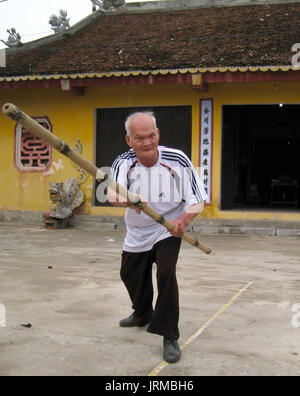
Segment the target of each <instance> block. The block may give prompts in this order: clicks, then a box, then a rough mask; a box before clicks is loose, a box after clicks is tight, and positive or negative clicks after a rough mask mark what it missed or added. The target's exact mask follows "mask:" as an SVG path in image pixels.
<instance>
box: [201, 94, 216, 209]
mask: <svg viewBox="0 0 300 396" xmlns="http://www.w3.org/2000/svg"><path fill="white" fill-rule="evenodd" d="M212 154H213V100H212V99H203V100H201V101H200V171H201V179H202V182H203V184H204V188H205V191H206V193H207V196H208V199H207V201H206V202H207V203H211V193H212V191H211V182H212V158H213V157H212Z"/></svg>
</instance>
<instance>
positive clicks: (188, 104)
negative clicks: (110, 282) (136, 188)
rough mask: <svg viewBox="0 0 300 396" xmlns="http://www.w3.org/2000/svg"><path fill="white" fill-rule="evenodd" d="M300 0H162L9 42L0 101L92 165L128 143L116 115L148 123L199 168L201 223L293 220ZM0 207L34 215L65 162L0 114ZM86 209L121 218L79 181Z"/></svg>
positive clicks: (68, 169)
mask: <svg viewBox="0 0 300 396" xmlns="http://www.w3.org/2000/svg"><path fill="white" fill-rule="evenodd" d="M299 20H300V3H299V2H296V1H294V2H292V1H280V0H278V1H274V0H273V1H272V0H270V1H260V0H256V1H233V0H232V1H226V0H220V1H209V2H208V1H205V0H191V1H184V0H170V1H158V2H145V3H130V4H127V5H126V7H122V8H120V9H115V10H112V9H110V10H104V11H103V10H97V11H96V12H93V13H92V14H91V15H89V16H88V17H86V18H85V19H83V20H82V21H80V22H79V23H77V24H76V25H74V26H72V27H71V28H70V29H68V30H67V31H65V32H62V33H58V34H53V35H51V36H48V37H45V38H42V39H39V40H36V41H33V42H29V43H25V44H24V45H23V46H22V47H16V48H9V49H7V50H6V63H5V67H3V66H2V67H0V104H1V106H2V105H3V104H4V103H7V102H10V103H14V104H15V105H17V106H18V107H19V108H21V109H22V110H23V111H24V112H25V113H27V114H28V115H30V116H31V117H33V118H35V119H36V120H37V121H38V122H40V123H41V124H42V125H43V126H45V127H46V128H47V129H49V130H50V131H52V132H53V133H54V134H55V135H57V136H59V137H60V138H61V139H63V140H64V141H66V142H67V143H68V144H69V145H70V146H71V147H73V146H75V145H76V144H77V145H78V142H79V144H80V147H81V149H82V155H83V156H84V157H86V158H87V159H88V160H89V161H91V162H93V163H95V164H96V165H97V167H110V166H111V165H112V162H113V160H114V159H115V157H116V156H117V155H119V154H121V153H123V152H125V151H127V150H128V147H127V145H126V143H125V138H124V136H125V128H124V121H125V118H126V117H127V116H128V115H129V114H131V113H132V112H133V111H135V110H140V109H141V110H150V111H153V112H154V113H155V115H156V117H157V122H158V128H159V129H160V132H161V142H160V144H162V145H166V146H171V147H176V148H179V149H181V150H183V151H184V152H185V153H186V154H187V155H188V156H189V157H190V158H191V160H192V162H193V164H194V165H195V167H197V168H199V172H200V174H201V177H202V178H203V183H204V186H205V188H206V191H207V194H208V197H209V200H208V202H207V203H206V206H205V209H204V211H203V213H202V214H201V217H204V218H207V219H244V220H260V219H263V220H286V221H300V210H299V208H300V162H299V153H300V30H299ZM0 134H1V145H0V191H1V193H0V212H2V213H9V212H11V211H20V212H28V213H32V212H38V213H40V212H44V211H45V210H47V209H48V208H49V205H50V198H49V191H48V190H49V183H50V182H63V181H64V180H66V179H67V178H68V177H77V175H78V171H77V169H76V167H74V166H73V165H72V163H71V162H70V160H69V159H68V158H66V157H64V156H63V155H61V154H59V153H58V152H56V151H54V150H53V149H52V148H51V147H49V146H48V145H47V144H45V143H44V142H42V141H40V140H39V139H38V138H35V137H34V136H33V135H31V134H30V133H29V132H28V131H25V130H24V128H22V127H21V126H20V125H18V124H14V123H13V122H12V121H11V120H9V119H7V118H6V117H4V116H3V115H1V116H0ZM81 188H82V191H83V192H84V196H85V202H84V205H83V207H82V209H81V213H83V214H86V215H99V216H100V215H101V216H122V215H123V213H124V210H123V209H121V208H115V207H112V206H111V205H109V204H107V203H105V202H100V201H99V200H98V199H97V194H96V191H97V183H96V182H95V181H94V180H92V178H91V177H89V178H87V179H86V181H85V183H84V184H82V186H81Z"/></svg>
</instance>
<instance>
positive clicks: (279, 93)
mask: <svg viewBox="0 0 300 396" xmlns="http://www.w3.org/2000/svg"><path fill="white" fill-rule="evenodd" d="M299 92H300V83H299V82H292V83H277V84H273V83H245V84H239V83H234V84H214V85H213V84H212V85H210V87H209V92H207V93H202V94H199V93H197V92H196V91H195V90H194V89H193V88H192V87H191V86H190V85H187V84H182V85H180V84H179V85H175V84H162V85H152V86H127V87H126V86H120V87H118V86H115V87H102V88H101V87H95V88H87V89H86V93H85V95H84V96H78V97H75V96H69V95H67V94H65V93H63V92H62V91H60V90H59V89H56V88H49V89H20V90H0V105H1V107H2V105H3V104H4V103H6V102H11V103H14V104H16V105H17V106H18V107H20V108H21V109H22V110H23V111H25V112H26V113H27V114H29V115H30V116H48V117H49V119H50V121H51V123H52V125H53V132H54V134H56V135H57V136H59V137H60V138H62V139H63V140H65V141H66V142H67V143H69V144H70V146H72V145H73V144H74V143H75V141H76V139H77V138H78V139H80V141H81V142H82V144H83V155H84V157H86V158H87V159H88V160H90V161H94V136H95V109H96V108H100V107H129V106H153V105H155V106H164V105H168V106H171V105H192V109H193V110H192V117H193V122H192V124H193V130H192V161H193V162H194V164H195V166H198V156H199V100H200V99H202V98H212V99H214V154H213V185H212V191H213V194H212V205H211V206H207V207H206V208H205V210H204V212H203V214H202V216H203V217H208V218H223V219H224V218H232V219H236V218H244V219H270V220H272V219H273V220H275V219H276V220H297V221H300V214H299V211H298V213H284V212H282V213H278V212H276V213H275V212H274V213H272V212H271V211H270V212H266V213H263V212H247V211H244V212H238V211H220V209H219V206H220V186H221V130H222V105H223V104H273V103H281V102H283V103H299V102H300V99H299ZM14 128H15V123H14V122H12V121H11V120H9V119H7V118H5V117H4V116H3V115H2V113H1V114H0V136H1V144H0V210H38V211H46V210H48V209H49V206H50V199H49V194H48V189H49V182H50V181H54V182H59V181H64V180H65V179H67V178H68V177H71V176H73V177H77V176H78V173H77V171H76V169H75V168H74V167H73V166H72V165H71V163H70V161H69V160H68V159H67V158H65V157H64V156H63V155H61V154H59V153H57V152H55V151H53V164H52V166H51V169H50V172H47V173H46V174H45V173H20V172H19V171H18V170H17V169H16V167H15V166H14ZM161 133H163V131H161ZM120 138H122V137H121V136H120ZM105 165H107V164H105ZM83 191H84V193H85V196H86V198H87V199H86V204H85V207H84V211H85V213H89V214H102V215H122V214H123V213H124V212H123V210H122V209H118V208H99V207H93V206H92V197H93V181H92V179H91V178H89V179H88V181H87V182H86V183H85V185H84V186H83Z"/></svg>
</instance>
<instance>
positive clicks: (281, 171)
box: [221, 104, 300, 210]
mask: <svg viewBox="0 0 300 396" xmlns="http://www.w3.org/2000/svg"><path fill="white" fill-rule="evenodd" d="M221 184H222V185H221V209H223V210H226V209H238V208H240V209H243V208H248V209H249V208H255V209H259V208H262V209H278V208H280V209H284V210H287V209H291V208H292V209H294V210H295V209H297V208H299V187H300V105H284V104H278V105H228V106H223V130H222V182H221Z"/></svg>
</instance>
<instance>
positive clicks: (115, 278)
mask: <svg viewBox="0 0 300 396" xmlns="http://www.w3.org/2000/svg"><path fill="white" fill-rule="evenodd" d="M123 237H124V231H113V230H110V229H103V230H99V229H97V230H95V229H90V228H85V227H84V226H80V227H75V228H71V229H67V230H53V231H50V230H46V229H44V228H43V227H42V226H30V225H24V224H18V225H13V224H7V223H0V325H1V323H2V326H5V325H6V326H5V327H0V375H1V376H4V375H7V376H17V375H18V376H19V375H21V376H33V375H37V376H41V375H43V376H83V375H89V376H90V375H93V376H94V375H96V376H148V375H152V376H228V375H238V376H252V375H261V376H266V375H271V376H288V375H289V376H290V375H299V374H300V238H299V236H298V237H297V236H294V237H280V236H276V237H275V236H255V235H217V234H216V235H213V236H207V235H197V237H198V238H199V240H200V241H201V242H203V243H205V244H206V245H208V246H209V247H211V248H212V250H213V253H212V254H211V255H209V256H207V255H205V254H204V253H202V252H200V251H198V250H197V249H195V248H194V247H192V246H190V245H188V244H187V243H185V242H183V244H182V249H181V253H180V260H179V262H178V270H177V274H178V282H179V287H180V307H181V311H180V331H181V337H180V344H181V347H182V349H183V353H182V359H181V360H180V362H179V363H177V364H174V365H167V364H165V363H163V362H162V338H161V337H159V336H156V335H153V334H149V333H147V332H146V331H145V330H146V329H145V328H127V329H124V328H120V327H119V324H118V323H119V320H120V319H121V318H124V317H125V316H127V315H128V314H130V313H131V306H130V302H129V297H128V295H127V291H126V290H125V288H124V286H123V284H122V282H121V280H120V278H119V265H120V253H121V249H122V241H123ZM153 279H154V280H155V266H154V268H153ZM4 310H5V312H6V314H5V315H4ZM1 320H2V322H1Z"/></svg>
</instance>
